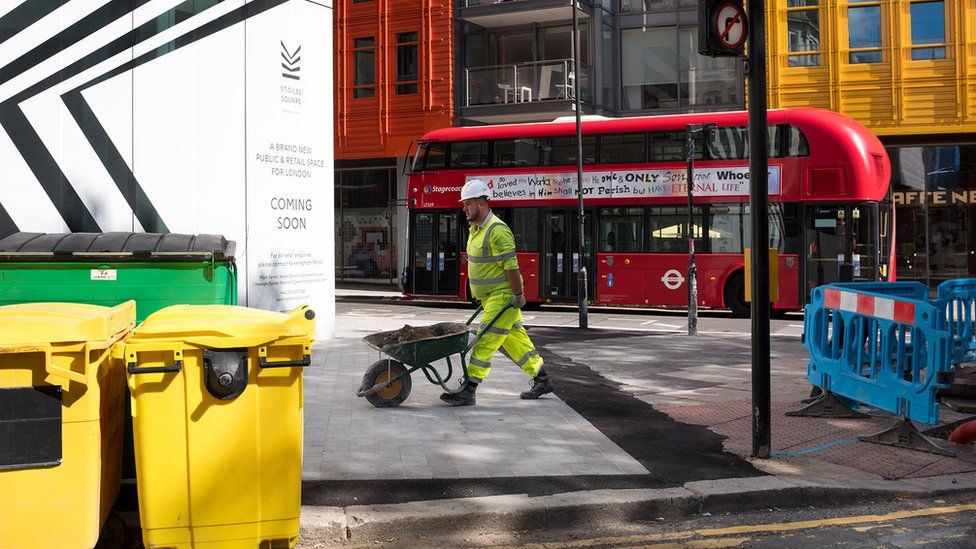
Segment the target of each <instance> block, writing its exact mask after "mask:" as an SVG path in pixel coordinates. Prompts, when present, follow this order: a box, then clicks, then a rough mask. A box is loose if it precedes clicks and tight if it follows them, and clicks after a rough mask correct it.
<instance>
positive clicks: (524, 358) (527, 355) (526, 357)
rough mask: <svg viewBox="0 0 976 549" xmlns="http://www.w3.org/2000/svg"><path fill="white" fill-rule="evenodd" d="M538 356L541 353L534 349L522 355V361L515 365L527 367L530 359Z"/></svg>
mask: <svg viewBox="0 0 976 549" xmlns="http://www.w3.org/2000/svg"><path fill="white" fill-rule="evenodd" d="M538 354H539V351H536V350H535V349H532V350H531V351H528V352H526V353H525V354H524V355H522V360H518V361H516V362H515V365H516V366H525V364H526V363H527V362H528V361H529V359H530V358H532V357H534V356H536V355H538Z"/></svg>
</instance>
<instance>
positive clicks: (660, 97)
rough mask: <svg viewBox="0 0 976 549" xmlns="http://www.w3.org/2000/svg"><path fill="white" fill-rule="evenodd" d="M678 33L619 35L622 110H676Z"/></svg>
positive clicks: (660, 30)
mask: <svg viewBox="0 0 976 549" xmlns="http://www.w3.org/2000/svg"><path fill="white" fill-rule="evenodd" d="M677 35H678V30H677V29H675V28H647V29H646V30H643V29H625V30H622V31H621V32H620V40H621V57H622V69H623V70H622V72H621V75H622V79H623V82H622V83H623V89H624V94H623V104H622V105H621V108H623V109H658V108H677V107H678V36H677Z"/></svg>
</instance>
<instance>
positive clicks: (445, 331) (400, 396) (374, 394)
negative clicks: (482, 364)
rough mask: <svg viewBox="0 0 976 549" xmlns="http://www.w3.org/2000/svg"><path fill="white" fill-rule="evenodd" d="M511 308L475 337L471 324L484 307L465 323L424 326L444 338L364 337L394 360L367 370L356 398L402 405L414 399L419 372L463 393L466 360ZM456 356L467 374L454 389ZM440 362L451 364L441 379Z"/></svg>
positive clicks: (389, 334) (381, 404)
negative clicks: (413, 377)
mask: <svg viewBox="0 0 976 549" xmlns="http://www.w3.org/2000/svg"><path fill="white" fill-rule="evenodd" d="M511 307H512V304H511V303H509V304H507V305H505V307H503V308H502V310H501V311H498V314H496V315H495V316H494V318H492V319H491V320H490V321H488V323H487V324H484V325H482V326H481V327H480V328H479V329H478V330H477V331H476V332H474V334H473V337H472V332H473V330H472V329H471V323H472V322H474V319H475V318H476V317H477V316H478V314H479V313H480V312H481V311H482V310H483V307H481V306H479V307H478V310H477V311H475V312H474V314H473V315H471V318H469V319H468V321H467V322H465V323H464V324H460V323H458V322H441V323H439V324H433V325H431V326H425V327H424V329H428V330H431V331H432V332H433V333H435V334H441V335H434V336H432V337H425V338H422V339H415V340H412V341H404V342H402V343H401V342H396V340H395V338H394V337H393V334H396V333H399V332H400V330H393V331H389V332H380V333H378V334H373V335H369V336H366V337H364V338H363V342H365V343H366V344H367V345H369V346H370V347H372V348H373V349H376V350H377V351H379V352H380V353H381V354H386V355H389V357H390V358H381V359H380V360H377V361H376V362H374V363H373V364H372V365H371V366H370V367H369V368H368V369H367V370H366V374H365V375H363V384H362V386H361V387H360V389H359V391H357V392H356V396H361V397H366V400H367V401H369V403H370V404H372V405H373V406H376V407H377V408H391V407H393V406H399V405H400V404H401V403H402V402H403V401H405V400H407V397H408V396H410V389H411V388H412V387H413V382H412V381H411V378H410V374H412V373H414V372H416V371H417V370H421V371H423V372H424V376H425V377H426V378H427V381H429V382H431V383H433V384H434V385H440V386H441V387H442V388H443V389H444V391H446V392H448V393H451V394H454V393H459V392H461V391H463V390H464V388H465V387H467V385H468V365H467V362H466V361H465V358H466V356H467V354H468V353H469V352H470V351H471V348H472V347H474V346H475V344H476V343H478V340H479V339H481V338H482V337H483V336H484V335H485V334H486V333H488V330H489V329H491V327H492V326H494V325H495V322H497V321H498V319H499V318H501V316H502V314H503V313H504V312H505V311H507V310H508V309H510V308H511ZM391 340H392V341H393V342H391ZM454 355H458V358H459V359H460V360H459V361H460V364H461V373H462V374H463V377H461V379H460V382H459V387H458V388H457V389H451V388H450V387H448V386H447V382H448V381H449V380H450V379H451V376H452V375H453V374H454V363H453V362H452V361H451V357H452V356H454ZM439 360H444V361H446V362H447V373H446V374H445V375H444V376H441V374H440V372H439V371H438V370H437V368H435V367H434V366H433V363H434V362H437V361H439Z"/></svg>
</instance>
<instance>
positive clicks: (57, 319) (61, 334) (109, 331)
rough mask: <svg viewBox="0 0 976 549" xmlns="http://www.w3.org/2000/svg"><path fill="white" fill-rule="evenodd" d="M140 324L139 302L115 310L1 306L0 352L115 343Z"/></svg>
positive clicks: (54, 305) (49, 305)
mask: <svg viewBox="0 0 976 549" xmlns="http://www.w3.org/2000/svg"><path fill="white" fill-rule="evenodd" d="M135 322H136V302H135V301H126V302H125V303H122V304H120V305H116V306H115V307H102V306H100V305H85V304H81V303H24V304H19V305H4V306H2V307H0V326H3V329H2V330H0V351H3V352H11V351H17V350H18V349H17V347H22V346H31V345H46V344H51V343H77V342H111V341H113V340H115V339H117V338H118V337H119V336H120V335H122V334H124V333H125V332H126V331H127V330H129V329H130V328H132V326H134V325H135Z"/></svg>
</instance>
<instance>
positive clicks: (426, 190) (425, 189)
mask: <svg viewBox="0 0 976 549" xmlns="http://www.w3.org/2000/svg"><path fill="white" fill-rule="evenodd" d="M432 190H434V188H433V187H431V186H430V185H427V186H426V187H424V194H430V191H432Z"/></svg>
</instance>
